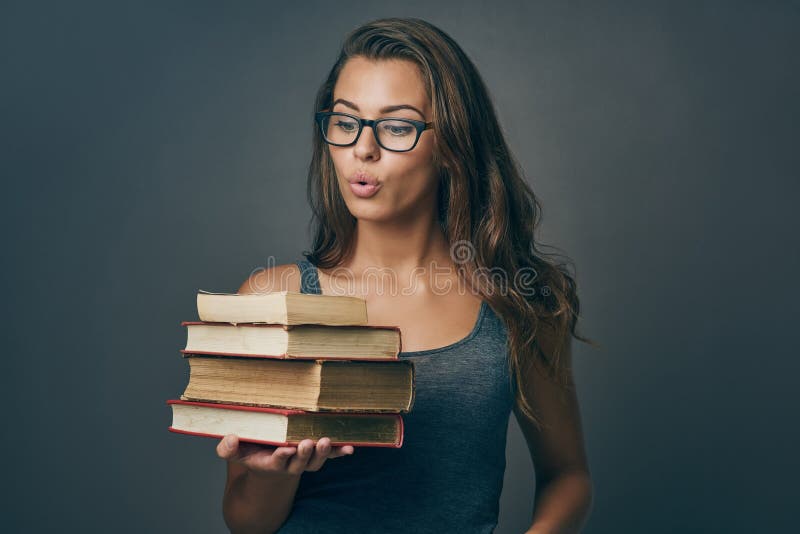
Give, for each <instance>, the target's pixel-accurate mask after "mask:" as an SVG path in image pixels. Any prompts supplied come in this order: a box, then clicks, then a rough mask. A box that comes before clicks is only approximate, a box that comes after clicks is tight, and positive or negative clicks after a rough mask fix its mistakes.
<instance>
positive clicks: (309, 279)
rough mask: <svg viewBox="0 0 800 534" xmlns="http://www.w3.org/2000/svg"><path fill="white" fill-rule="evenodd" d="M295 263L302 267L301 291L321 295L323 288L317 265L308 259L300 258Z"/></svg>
mask: <svg viewBox="0 0 800 534" xmlns="http://www.w3.org/2000/svg"><path fill="white" fill-rule="evenodd" d="M295 263H296V264H297V267H298V268H299V269H300V293H308V294H311V295H321V294H322V288H321V287H320V285H319V272H318V271H317V266H316V265H314V264H313V263H311V262H310V261H308V260H300V261H298V262H295Z"/></svg>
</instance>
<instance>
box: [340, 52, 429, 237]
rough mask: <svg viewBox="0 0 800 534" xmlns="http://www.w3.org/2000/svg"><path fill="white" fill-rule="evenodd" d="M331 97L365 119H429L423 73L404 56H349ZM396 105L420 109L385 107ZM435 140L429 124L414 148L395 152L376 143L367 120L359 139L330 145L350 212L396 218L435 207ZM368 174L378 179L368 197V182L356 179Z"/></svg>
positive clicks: (343, 108) (377, 219)
mask: <svg viewBox="0 0 800 534" xmlns="http://www.w3.org/2000/svg"><path fill="white" fill-rule="evenodd" d="M333 103H334V104H333V107H332V109H331V111H340V112H344V113H350V114H351V115H356V116H358V117H361V118H362V119H380V118H386V117H394V118H405V119H414V120H418V121H425V122H430V120H431V106H430V102H429V101H428V97H427V95H426V93H425V86H424V84H423V81H422V77H421V76H420V74H419V72H418V70H417V67H416V65H415V64H414V63H412V62H410V61H405V60H380V61H371V60H368V59H364V58H360V57H356V58H352V59H350V60H349V61H348V62H347V63H346V64H345V66H344V67H343V68H342V70H341V72H340V74H339V79H338V80H337V82H336V86H335V87H334V91H333ZM398 105H407V106H411V107H412V108H415V109H416V111H415V109H397V110H392V111H388V110H385V111H382V110H384V108H387V107H389V106H398ZM435 141H436V140H435V137H434V132H433V129H428V130H425V131H424V132H423V133H422V135H421V136H420V138H419V141H418V142H417V145H416V146H415V147H414V148H413V149H412V150H410V151H408V152H392V151H390V150H386V149H384V148H382V147H381V146H380V145H378V143H377V141H376V140H375V132H374V131H373V129H372V128H370V127H368V126H364V129H363V130H362V132H361V136H360V137H359V138H358V142H357V143H356V144H354V145H352V146H347V147H338V146H334V145H328V148H329V149H330V153H331V158H332V159H333V165H334V167H335V168H336V175H337V181H338V184H339V190H340V191H341V193H342V196H343V198H344V201H345V203H346V204H347V208H348V209H349V210H350V213H351V214H352V215H353V216H354V217H355V218H357V219H360V220H365V221H367V220H368V221H374V222H389V221H392V222H397V221H401V220H407V219H408V218H416V217H417V216H419V215H420V214H423V213H425V212H428V211H431V210H436V194H437V185H438V184H437V178H438V174H437V171H436V169H435V167H434V164H433V150H434V146H435ZM359 173H365V174H366V176H364V175H359ZM364 180H367V181H370V180H371V181H377V189H376V190H375V192H374V194H372V195H371V196H369V197H367V196H366V195H368V194H369V188H368V187H366V188H365V187H364V186H360V185H359V184H358V182H359V181H364ZM351 183H352V185H351ZM359 191H361V195H360V196H359V194H358V193H359Z"/></svg>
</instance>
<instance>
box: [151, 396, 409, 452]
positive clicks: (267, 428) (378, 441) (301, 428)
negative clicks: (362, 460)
mask: <svg viewBox="0 0 800 534" xmlns="http://www.w3.org/2000/svg"><path fill="white" fill-rule="evenodd" d="M167 404H169V405H170V406H172V426H170V427H169V430H170V431H172V432H178V433H181V434H190V435H194V436H207V437H213V438H221V437H223V436H225V435H227V434H236V435H237V436H239V439H240V440H242V441H249V442H252V443H263V444H266V445H276V446H293V445H297V444H298V443H300V442H301V441H302V440H304V439H312V440H314V441H317V440H318V439H320V438H324V437H327V438H330V440H331V445H332V446H335V447H339V446H342V445H353V446H358V447H394V448H400V447H401V446H402V445H403V418H402V416H401V415H400V414H385V413H332V412H305V411H302V410H286V409H282V408H261V407H253V406H240V405H233V404H216V403H209V402H191V401H182V400H168V401H167Z"/></svg>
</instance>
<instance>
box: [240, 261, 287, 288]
mask: <svg viewBox="0 0 800 534" xmlns="http://www.w3.org/2000/svg"><path fill="white" fill-rule="evenodd" d="M276 291H295V292H299V291H300V268H299V267H298V266H297V264H296V263H284V264H281V265H275V266H273V267H260V268H258V269H256V270H254V271H253V272H252V273H250V276H248V277H247V279H246V280H245V281H244V282H242V285H241V287H239V291H238V292H239V293H275V292H276Z"/></svg>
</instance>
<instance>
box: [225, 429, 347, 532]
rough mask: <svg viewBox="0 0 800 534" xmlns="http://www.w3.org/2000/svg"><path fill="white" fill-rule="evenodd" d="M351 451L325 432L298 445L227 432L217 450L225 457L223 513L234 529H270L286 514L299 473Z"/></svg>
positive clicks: (258, 530)
mask: <svg viewBox="0 0 800 534" xmlns="http://www.w3.org/2000/svg"><path fill="white" fill-rule="evenodd" d="M347 454H353V446H352V445H346V446H344V447H331V440H330V439H329V438H320V440H319V441H318V442H317V443H316V445H315V444H314V442H313V441H312V440H310V439H304V440H303V441H301V442H300V443H299V444H298V446H297V447H267V446H263V445H257V444H255V443H243V442H240V441H239V439H238V438H237V437H236V436H234V435H230V436H226V437H225V438H224V439H223V440H221V441H220V442H219V444H217V455H219V457H220V458H223V459H224V460H227V462H228V478H227V482H226V483H225V494H224V496H223V499H222V515H223V517H224V518H225V524H226V525H228V528H229V529H230V530H231V532H233V533H242V534H243V533H250V532H252V533H259V534H265V533H272V532H275V531H277V530H278V529H279V528H280V527H281V525H283V523H284V522H285V521H286V518H287V517H289V514H290V513H291V511H292V506H293V504H294V497H295V494H296V493H297V487H298V486H299V485H300V477H301V476H302V474H303V472H305V471H319V470H320V469H321V468H322V466H323V464H324V463H325V461H326V460H327V459H328V458H338V457H340V456H345V455H347Z"/></svg>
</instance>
